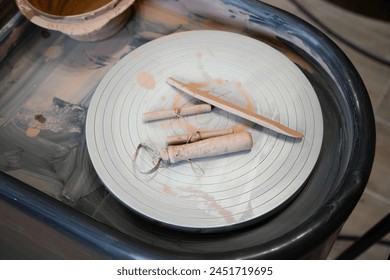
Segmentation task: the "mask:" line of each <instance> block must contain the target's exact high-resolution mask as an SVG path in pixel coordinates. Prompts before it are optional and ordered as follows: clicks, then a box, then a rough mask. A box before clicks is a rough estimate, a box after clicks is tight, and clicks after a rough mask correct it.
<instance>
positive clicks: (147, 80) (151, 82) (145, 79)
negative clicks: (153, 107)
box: [137, 71, 156, 90]
mask: <svg viewBox="0 0 390 280" xmlns="http://www.w3.org/2000/svg"><path fill="white" fill-rule="evenodd" d="M137 82H138V84H139V85H140V86H141V87H143V88H145V89H148V90H151V89H154V87H155V86H156V80H155V79H154V77H153V75H151V74H150V73H149V72H145V71H143V72H139V73H138V74H137Z"/></svg>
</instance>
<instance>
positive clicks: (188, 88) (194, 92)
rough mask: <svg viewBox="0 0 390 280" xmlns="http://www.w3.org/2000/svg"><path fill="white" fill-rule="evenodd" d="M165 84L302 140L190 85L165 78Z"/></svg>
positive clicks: (281, 126) (295, 134)
mask: <svg viewBox="0 0 390 280" xmlns="http://www.w3.org/2000/svg"><path fill="white" fill-rule="evenodd" d="M167 83H168V84H170V85H171V86H174V87H175V88H177V89H179V90H181V91H182V92H184V93H186V94H189V95H191V96H192V97H195V98H197V99H200V100H202V101H204V102H206V103H209V104H211V105H213V106H215V107H217V108H220V109H222V110H224V111H226V112H229V113H232V114H234V115H237V116H239V117H241V118H244V119H246V120H249V121H251V122H254V123H256V124H258V125H261V126H263V127H266V128H269V129H271V130H273V131H276V132H278V133H281V134H283V135H287V136H290V137H293V138H303V134H302V133H300V132H298V131H295V130H293V129H291V128H289V127H287V126H284V125H282V124H280V123H278V122H275V121H273V120H271V119H268V118H266V117H264V116H261V115H259V114H256V113H254V112H251V111H249V110H247V109H245V108H242V107H240V106H237V105H236V104H233V103H230V102H228V101H226V100H224V99H222V98H219V97H217V96H214V95H211V94H209V93H208V92H206V91H203V90H199V89H196V88H194V87H191V86H190V85H188V84H185V83H183V82H180V81H178V80H175V79H174V78H172V77H168V78H167Z"/></svg>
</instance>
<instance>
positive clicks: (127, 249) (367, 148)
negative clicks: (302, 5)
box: [0, 0, 375, 259]
mask: <svg viewBox="0 0 390 280" xmlns="http://www.w3.org/2000/svg"><path fill="white" fill-rule="evenodd" d="M224 2H225V3H226V4H231V5H233V6H237V7H240V9H241V10H242V12H245V13H248V14H251V15H252V17H251V21H252V23H258V24H259V25H260V26H262V28H264V30H263V29H262V30H263V31H265V32H266V33H267V34H269V35H270V36H272V37H277V39H278V40H281V41H283V42H284V43H287V44H289V47H292V48H294V51H295V52H296V53H301V54H302V55H304V54H306V52H305V50H304V49H301V48H298V47H296V46H294V45H293V44H292V43H289V42H288V40H286V38H287V37H288V36H290V35H291V36H294V38H298V39H301V40H302V41H306V40H309V41H307V44H309V45H310V44H312V45H317V46H318V48H319V49H317V52H316V53H315V54H318V53H321V54H323V57H321V58H322V59H321V58H318V57H317V58H316V57H315V54H312V53H309V54H310V56H309V58H310V59H311V60H312V62H313V63H316V64H319V63H324V65H326V66H327V67H328V68H327V69H326V71H325V72H326V74H327V75H332V76H334V75H335V74H337V77H333V80H332V81H333V82H335V83H336V82H337V87H339V88H343V89H344V90H345V92H344V93H343V95H342V96H341V97H340V99H342V100H344V101H345V102H348V104H349V105H350V107H349V109H350V112H349V114H348V116H347V117H348V119H346V121H347V122H348V127H347V128H348V131H339V132H340V133H344V134H343V136H344V137H345V138H344V140H345V141H347V142H348V143H349V144H350V147H349V150H348V156H347V158H348V162H347V163H345V166H343V169H344V175H343V176H341V178H338V180H337V182H335V184H336V187H337V188H336V190H335V192H334V193H333V194H332V195H331V196H329V197H327V198H326V201H325V202H324V204H323V205H322V206H321V208H320V209H321V211H317V212H316V213H315V214H314V215H313V216H311V217H310V219H307V220H305V221H303V222H302V223H301V224H300V225H298V226H296V227H295V228H293V229H292V230H291V231H289V232H288V234H286V235H283V236H279V237H276V238H274V239H273V240H270V241H266V242H261V241H259V242H258V243H257V244H256V245H254V246H251V247H250V248H248V247H243V248H241V249H234V248H223V250H222V251H221V252H209V251H207V250H191V248H187V249H186V247H183V246H185V244H184V243H183V242H181V246H180V248H178V247H177V246H175V247H169V246H168V247H167V248H165V247H164V246H162V245H153V243H147V242H145V241H143V240H140V239H136V238H134V237H132V236H129V235H126V234H123V233H121V232H119V231H118V230H116V229H114V228H111V227H109V226H107V225H104V224H102V223H101V222H97V221H96V220H94V219H93V218H91V217H88V216H86V215H84V214H82V213H80V212H78V211H77V210H75V209H73V208H71V207H70V206H67V205H65V204H62V203H60V202H58V201H57V200H55V199H54V198H52V197H48V196H47V195H46V194H43V193H41V192H39V191H37V190H35V189H33V188H31V187H30V186H28V185H26V184H24V183H22V182H20V181H18V180H16V179H14V178H11V177H10V176H8V175H7V174H5V173H0V177H1V181H0V196H1V197H2V199H4V200H5V201H7V202H9V203H12V205H14V206H15V207H18V208H19V209H23V211H25V212H28V213H30V215H32V216H34V217H36V218H37V219H42V220H45V221H46V222H47V223H50V224H51V225H52V227H54V228H56V229H59V230H61V233H63V232H65V233H64V234H68V235H70V236H73V237H77V238H78V239H79V240H81V242H82V243H80V244H81V246H83V248H84V249H85V250H90V251H93V252H100V253H101V254H102V256H103V257H106V258H108V257H110V258H120V259H127V258H129V259H140V258H147V259H160V258H161V259H162V258H164V259H166V258H171V259H178V258H184V259H189V258H191V259H216V258H219V259H221V258H223V259H235V258H246V259H264V258H267V259H296V258H305V257H308V256H311V255H312V253H313V252H314V251H315V250H316V249H318V247H321V246H323V245H326V244H325V243H326V239H328V238H330V237H331V236H332V235H334V234H335V233H337V230H338V229H340V227H341V226H342V224H343V223H344V221H345V220H346V219H347V218H348V216H349V215H350V213H351V212H352V210H353V208H354V207H355V206H356V203H357V202H358V200H359V199H360V197H361V195H362V193H363V191H364V188H365V185H366V183H367V181H368V178H369V175H370V172H371V168H372V163H373V159H374V152H375V122H374V116H373V111H372V107H371V103H370V100H369V97H368V94H367V91H366V88H365V86H364V84H363V82H362V80H361V78H360V76H359V74H358V72H357V71H356V69H355V67H354V66H353V65H352V63H351V62H350V60H349V59H348V58H347V57H346V56H345V54H344V53H343V52H342V51H341V50H340V48H339V47H337V46H336V45H335V44H334V43H333V42H332V41H331V40H330V39H329V38H328V37H327V36H325V35H324V34H323V33H321V32H320V31H319V30H317V29H316V28H314V27H312V26H311V25H309V24H307V23H306V22H305V21H303V20H301V19H299V18H297V17H295V16H294V15H291V14H289V13H287V12H285V11H282V10H280V9H277V8H274V7H271V6H269V5H267V4H264V3H261V2H258V1H254V0H241V1H224ZM286 28H287V29H286ZM275 30H277V31H278V32H279V33H278V32H276V31H275ZM282 31H283V32H282ZM280 32H281V33H280ZM305 39H306V40H305ZM327 71H328V72H327ZM328 132H329V131H328ZM325 133H327V131H325ZM362 151H364V152H362ZM320 156H321V155H320ZM323 156H326V155H323ZM343 160H345V159H343ZM340 210H341V211H340ZM58 215H60V216H61V215H62V216H63V219H58ZM261 226H266V224H260V227H261ZM143 227H144V228H143V230H145V229H147V230H148V232H151V233H156V231H157V233H158V234H160V235H161V234H162V235H163V236H167V234H172V233H174V234H175V240H177V239H178V238H183V237H186V238H187V239H188V240H189V241H188V242H191V240H193V242H194V243H196V244H197V245H198V244H203V243H204V244H207V243H208V242H207V238H210V239H212V238H216V236H215V235H213V234H211V235H209V234H204V235H199V234H191V235H187V234H185V233H176V232H170V231H165V230H164V229H162V228H161V227H158V226H153V225H151V224H145V225H143ZM250 230H251V232H246V234H248V235H249V236H253V235H251V234H253V233H256V232H255V229H254V228H253V227H251V228H250ZM160 231H162V232H160ZM157 233H156V234H157ZM176 234H177V235H176ZM239 234H242V231H236V232H234V235H239ZM202 236H203V237H202ZM229 237H230V236H227V237H226V238H225V237H224V238H225V239H226V240H225V244H227V243H226V242H229ZM298 237H299V238H298ZM107 244H110V246H107Z"/></svg>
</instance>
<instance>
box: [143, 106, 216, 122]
mask: <svg viewBox="0 0 390 280" xmlns="http://www.w3.org/2000/svg"><path fill="white" fill-rule="evenodd" d="M210 111H211V105H210V104H199V105H192V106H185V107H181V108H173V109H168V110H160V111H154V112H146V113H144V114H143V120H144V121H145V122H149V121H156V120H162V119H168V118H176V117H180V116H189V115H196V114H200V113H207V112H210Z"/></svg>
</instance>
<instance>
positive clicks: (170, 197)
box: [86, 31, 323, 230]
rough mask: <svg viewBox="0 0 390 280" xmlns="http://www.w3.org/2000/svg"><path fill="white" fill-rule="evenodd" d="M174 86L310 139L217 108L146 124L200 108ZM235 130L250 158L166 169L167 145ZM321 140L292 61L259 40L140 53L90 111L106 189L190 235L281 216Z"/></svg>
mask: <svg viewBox="0 0 390 280" xmlns="http://www.w3.org/2000/svg"><path fill="white" fill-rule="evenodd" d="M169 76H173V77H175V78H177V79H180V80H182V81H185V82H191V83H196V84H197V86H199V87H200V88H202V89H204V90H208V91H210V92H212V93H213V94H217V95H218V96H220V97H221V98H225V99H227V100H229V101H230V102H233V103H235V104H237V105H239V106H242V107H244V108H246V109H248V110H252V111H254V112H256V113H258V114H261V115H264V116H266V117H268V118H271V119H273V120H275V121H277V122H280V123H282V124H283V125H286V126H288V127H290V128H292V129H294V130H297V131H299V132H301V133H303V134H304V138H303V139H293V138H289V137H286V136H283V135H280V134H277V133H275V132H272V131H270V130H268V129H266V128H262V127H260V126H258V125H253V124H251V123H248V122H247V121H245V120H243V119H241V118H239V117H236V116H234V115H232V114H229V113H227V112H225V111H222V110H220V109H217V108H214V109H213V110H212V111H211V113H205V114H199V115H195V116H186V117H183V118H174V119H165V120H161V121H153V122H143V119H142V116H143V113H145V112H150V111H156V110H160V109H161V110H163V109H170V108H175V107H180V106H187V105H193V104H198V103H199V102H198V101H197V100H195V99H193V98H191V97H189V96H187V95H185V94H182V93H180V92H178V91H177V90H176V89H174V88H173V87H171V86H169V85H168V84H167V83H166V78H167V77H169ZM228 128H234V129H235V131H248V132H250V133H251V134H252V137H253V148H252V149H251V150H250V151H246V152H239V153H235V154H229V155H224V156H217V157H211V158H202V159H196V160H193V162H192V164H191V163H190V162H186V161H184V162H181V163H177V164H172V165H169V166H161V167H160V168H159V169H158V170H157V171H155V172H154V173H151V174H143V173H141V172H140V169H141V170H147V169H151V168H153V157H152V155H151V153H150V152H148V151H147V150H143V151H142V152H140V153H139V155H138V156H137V158H136V162H137V164H135V163H134V162H133V156H134V154H135V152H136V148H137V146H138V145H139V144H140V143H144V144H146V145H148V146H149V147H150V148H151V149H152V150H155V151H160V150H161V149H162V148H164V147H165V146H166V144H165V140H166V137H167V136H171V135H175V134H184V133H186V132H195V131H197V130H199V131H210V130H221V129H228ZM322 136H323V120H322V113H321V107H320V104H319V101H318V99H317V96H316V93H315V92H314V89H313V87H312V86H311V84H310V82H309V81H308V80H307V78H306V77H305V76H304V74H303V73H302V72H301V71H300V70H299V68H298V67H297V66H296V65H294V64H293V63H292V62H291V61H290V60H289V59H288V58H287V57H285V56H284V55H283V54H281V53H280V52H279V51H277V50H275V49H274V48H272V47H270V46H269V45H266V44H264V43H262V42H260V41H258V40H255V39H252V38H249V37H246V36H242V35H238V34H235V33H229V32H221V31H189V32H182V33H177V34H173V35H170V36H165V37H163V38H160V39H157V40H154V41H152V42H149V43H147V44H144V45H142V46H141V47H139V48H138V49H136V50H134V51H133V52H131V53H130V54H129V55H127V56H126V57H124V58H123V59H122V60H120V61H119V62H118V63H117V64H116V65H115V66H114V67H113V68H112V69H111V70H110V71H109V72H108V74H107V75H106V76H105V77H104V79H103V80H102V82H101V83H100V85H99V86H98V88H97V90H96V92H95V94H94V96H93V98H92V100H91V104H90V106H89V111H88V117H87V124H86V137H87V144H88V150H89V153H90V157H91V159H92V162H93V165H94V167H95V169H96V171H97V173H98V175H99V177H100V178H101V180H102V181H103V183H104V184H105V186H106V187H107V188H108V189H109V190H110V191H111V193H113V194H114V195H115V196H116V197H117V198H118V199H119V200H120V201H122V202H123V203H124V204H125V205H127V206H128V207H130V208H132V209H133V210H136V211H137V212H139V213H141V214H143V215H145V216H147V217H149V218H151V219H153V220H156V221H159V222H162V223H165V224H168V225H172V226H175V227H184V228H186V229H188V230H200V229H202V230H218V229H224V228H226V227H230V226H234V227H239V226H241V225H245V223H246V222H251V221H255V219H258V218H262V217H266V216H268V215H269V214H271V213H273V211H275V210H277V209H280V207H281V206H283V205H284V204H285V203H286V202H287V201H288V200H289V199H290V198H292V197H293V196H294V194H296V193H297V192H298V191H299V190H300V188H301V187H302V186H303V185H304V182H305V180H306V179H307V178H308V176H309V175H310V173H311V171H312V170H313V168H314V165H315V163H316V161H317V159H318V156H319V153H320V149H321V144H322Z"/></svg>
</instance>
